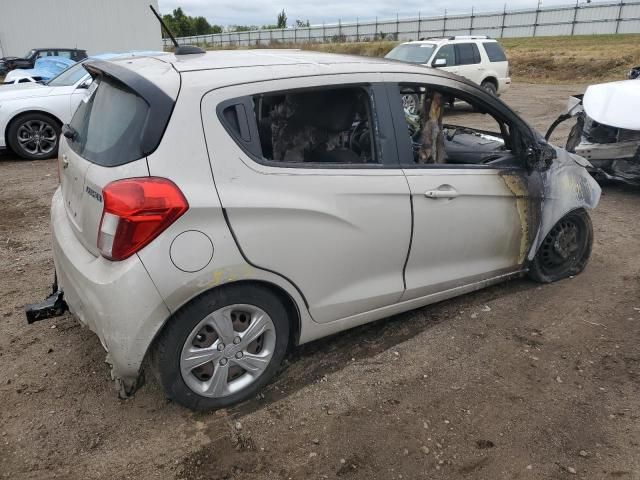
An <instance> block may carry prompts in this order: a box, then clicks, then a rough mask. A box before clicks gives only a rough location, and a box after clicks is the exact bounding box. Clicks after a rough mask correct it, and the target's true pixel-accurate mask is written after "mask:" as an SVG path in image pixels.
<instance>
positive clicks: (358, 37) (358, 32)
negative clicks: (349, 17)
mask: <svg viewBox="0 0 640 480" xmlns="http://www.w3.org/2000/svg"><path fill="white" fill-rule="evenodd" d="M359 22H360V19H359V18H358V17H356V42H359V41H360V23H359Z"/></svg>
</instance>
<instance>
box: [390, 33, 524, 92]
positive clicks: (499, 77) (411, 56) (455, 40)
mask: <svg viewBox="0 0 640 480" xmlns="http://www.w3.org/2000/svg"><path fill="white" fill-rule="evenodd" d="M385 58H388V59H391V60H399V61H402V62H408V63H416V64H420V65H426V66H429V67H435V68H440V69H442V70H445V71H447V72H451V73H455V74H456V75H461V76H463V77H465V78H468V79H469V80H471V81H472V82H473V83H476V84H477V85H480V86H481V87H482V88H484V89H485V90H486V91H488V92H489V93H492V94H494V95H500V94H502V93H504V92H505V91H506V90H507V89H508V88H509V85H511V78H509V62H508V60H507V57H506V55H505V54H504V51H503V50H502V47H501V46H500V44H499V43H498V42H497V41H496V40H493V39H491V38H489V37H487V36H484V35H480V36H478V35H474V36H457V37H446V38H429V39H426V40H420V41H416V42H406V43H401V44H400V45H398V46H397V47H395V48H394V49H393V50H391V51H390V52H389V53H388V54H387V55H386V57H385Z"/></svg>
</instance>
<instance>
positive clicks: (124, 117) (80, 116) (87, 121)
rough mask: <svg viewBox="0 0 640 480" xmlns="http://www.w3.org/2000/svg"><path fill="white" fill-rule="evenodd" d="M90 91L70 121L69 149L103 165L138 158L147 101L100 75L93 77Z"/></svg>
mask: <svg viewBox="0 0 640 480" xmlns="http://www.w3.org/2000/svg"><path fill="white" fill-rule="evenodd" d="M90 92H91V93H89V94H88V97H87V98H85V99H84V100H83V101H82V102H81V103H80V106H79V107H78V110H76V113H75V115H74V116H73V119H72V120H71V123H70V125H71V127H73V129H74V130H75V138H74V139H73V141H71V142H70V146H71V148H72V149H73V151H75V152H76V153H77V154H78V155H80V156H81V157H83V158H85V159H86V160H89V161H90V162H93V163H96V164H98V165H102V166H105V167H112V166H116V165H122V164H125V163H128V162H132V161H134V160H138V159H139V158H142V157H143V156H144V153H143V151H142V136H143V134H144V130H145V126H146V124H147V121H148V116H149V105H148V104H147V103H146V102H145V101H144V100H143V99H142V98H141V97H140V96H138V95H136V94H135V93H134V92H133V91H132V90H130V89H128V88H127V87H126V86H124V85H123V84H121V83H119V82H117V81H111V80H105V79H104V78H97V79H96V80H94V83H93V85H92V88H91V89H90Z"/></svg>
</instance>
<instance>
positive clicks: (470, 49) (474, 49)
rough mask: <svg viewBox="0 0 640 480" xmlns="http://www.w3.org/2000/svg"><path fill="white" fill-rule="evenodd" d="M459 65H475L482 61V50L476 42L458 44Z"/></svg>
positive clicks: (457, 56)
mask: <svg viewBox="0 0 640 480" xmlns="http://www.w3.org/2000/svg"><path fill="white" fill-rule="evenodd" d="M456 58H457V65H473V64H475V63H480V51H479V50H478V46H477V45H476V44H475V43H458V44H457V45H456Z"/></svg>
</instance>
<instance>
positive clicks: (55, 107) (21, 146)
mask: <svg viewBox="0 0 640 480" xmlns="http://www.w3.org/2000/svg"><path fill="white" fill-rule="evenodd" d="M149 53H156V52H132V53H124V54H104V55H98V56H95V57H92V58H99V59H102V60H109V59H114V58H123V57H127V56H142V55H148V54H149ZM91 82H92V78H91V76H90V75H89V74H88V73H87V71H86V70H85V69H84V67H83V64H82V62H81V63H77V64H75V65H73V66H71V67H69V68H68V69H66V70H64V71H63V72H62V73H60V74H59V75H58V76H56V77H54V78H52V79H51V80H49V81H48V82H47V83H46V84H42V83H35V82H26V83H25V82H22V83H16V84H9V85H2V86H0V150H3V149H6V148H10V149H11V150H12V151H13V152H14V153H16V154H17V155H18V156H20V157H22V158H24V159H27V160H39V159H44V158H51V157H55V156H56V155H57V153H58V139H59V137H60V131H61V128H62V125H64V124H65V123H68V122H69V121H70V120H71V117H72V116H73V114H74V112H75V111H76V109H77V108H78V105H79V104H80V101H81V100H82V98H83V97H84V96H85V94H86V92H87V89H88V88H89V86H90V85H91Z"/></svg>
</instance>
